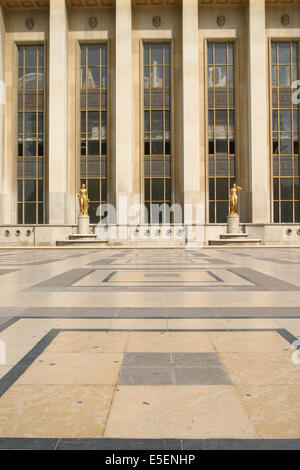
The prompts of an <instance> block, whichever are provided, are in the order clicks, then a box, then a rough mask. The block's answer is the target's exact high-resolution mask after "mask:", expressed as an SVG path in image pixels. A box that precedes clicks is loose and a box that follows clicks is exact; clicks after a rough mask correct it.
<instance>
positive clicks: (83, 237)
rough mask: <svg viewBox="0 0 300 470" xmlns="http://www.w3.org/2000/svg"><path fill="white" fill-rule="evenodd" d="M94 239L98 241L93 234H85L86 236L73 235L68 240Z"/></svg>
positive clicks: (81, 234)
mask: <svg viewBox="0 0 300 470" xmlns="http://www.w3.org/2000/svg"><path fill="white" fill-rule="evenodd" d="M95 239H98V238H97V235H96V234H94V233H87V234H83V233H80V234H78V233H75V234H73V235H69V240H95Z"/></svg>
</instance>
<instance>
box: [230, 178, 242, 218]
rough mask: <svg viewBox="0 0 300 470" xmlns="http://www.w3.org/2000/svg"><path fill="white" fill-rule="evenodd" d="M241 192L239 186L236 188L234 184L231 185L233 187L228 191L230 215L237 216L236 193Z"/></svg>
mask: <svg viewBox="0 0 300 470" xmlns="http://www.w3.org/2000/svg"><path fill="white" fill-rule="evenodd" d="M239 191H242V188H241V187H240V186H237V185H236V183H234V184H233V187H232V188H231V190H230V215H238V214H237V212H236V208H237V203H238V193H239Z"/></svg>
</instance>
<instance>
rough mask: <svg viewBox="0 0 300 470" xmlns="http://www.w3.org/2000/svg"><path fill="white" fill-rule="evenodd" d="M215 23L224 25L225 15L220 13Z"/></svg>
mask: <svg viewBox="0 0 300 470" xmlns="http://www.w3.org/2000/svg"><path fill="white" fill-rule="evenodd" d="M217 24H218V26H224V24H225V16H224V15H220V16H218V17H217Z"/></svg>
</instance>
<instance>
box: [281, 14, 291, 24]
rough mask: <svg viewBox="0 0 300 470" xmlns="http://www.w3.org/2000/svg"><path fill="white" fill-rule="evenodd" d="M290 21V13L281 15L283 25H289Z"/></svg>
mask: <svg viewBox="0 0 300 470" xmlns="http://www.w3.org/2000/svg"><path fill="white" fill-rule="evenodd" d="M289 22H290V17H289V15H283V16H282V17H281V23H282V24H283V26H287V25H288V24H289Z"/></svg>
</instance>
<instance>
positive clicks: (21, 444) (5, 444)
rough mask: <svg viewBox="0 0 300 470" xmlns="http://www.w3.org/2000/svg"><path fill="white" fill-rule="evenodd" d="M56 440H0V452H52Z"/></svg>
mask: <svg viewBox="0 0 300 470" xmlns="http://www.w3.org/2000/svg"><path fill="white" fill-rule="evenodd" d="M57 444H58V439H51V438H49V439H47V438H46V439H35V438H0V450H54V449H55V448H56V446H57Z"/></svg>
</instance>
